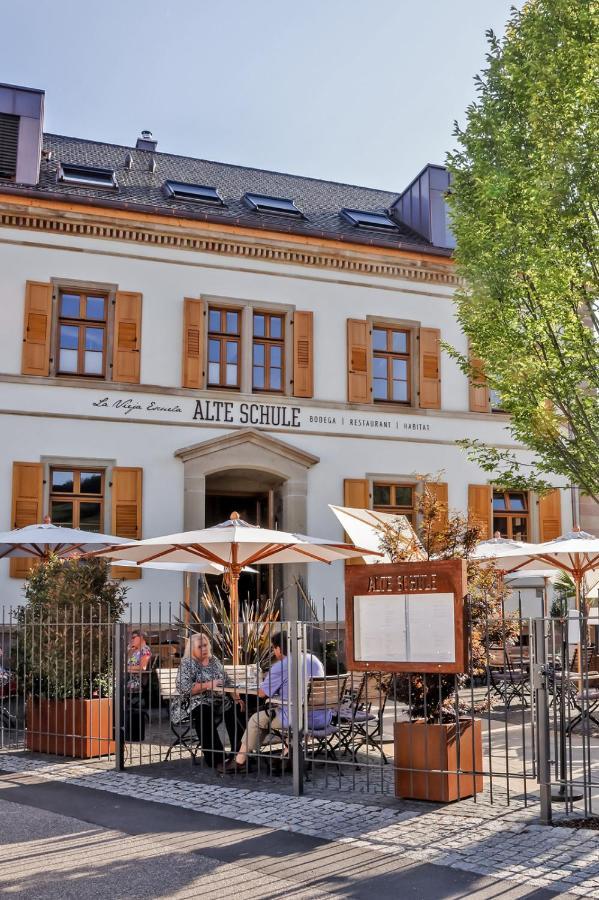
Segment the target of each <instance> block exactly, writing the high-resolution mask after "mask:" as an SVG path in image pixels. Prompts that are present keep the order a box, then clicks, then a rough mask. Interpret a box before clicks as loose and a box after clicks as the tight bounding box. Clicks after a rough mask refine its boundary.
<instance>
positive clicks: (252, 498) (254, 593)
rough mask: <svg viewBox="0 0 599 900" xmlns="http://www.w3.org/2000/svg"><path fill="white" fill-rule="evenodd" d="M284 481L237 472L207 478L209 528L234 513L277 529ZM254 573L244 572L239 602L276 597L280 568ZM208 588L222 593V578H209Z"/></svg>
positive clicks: (227, 472)
mask: <svg viewBox="0 0 599 900" xmlns="http://www.w3.org/2000/svg"><path fill="white" fill-rule="evenodd" d="M280 484H281V480H280V479H277V478H276V477H273V476H272V475H269V474H267V473H261V472H255V471H253V470H244V469H235V470H232V471H226V472H218V473H216V474H215V475H211V476H209V477H208V478H207V479H206V527H207V528H209V527H210V526H212V525H218V524H219V523H220V522H225V521H226V520H227V519H228V518H229V517H230V515H231V513H232V512H238V513H239V515H240V517H241V518H242V519H243V520H244V521H246V522H249V524H250V525H259V526H261V527H262V528H278V527H279V519H280V492H279V490H278V488H279V487H280ZM252 568H255V569H256V572H255V573H252V572H242V573H241V576H240V579H239V599H240V600H241V601H245V600H248V599H251V600H255V599H258V600H261V601H264V600H265V599H267V598H268V597H272V596H274V595H275V593H276V591H277V588H278V586H279V585H278V573H277V571H276V570H277V568H278V567H277V566H269V565H262V566H253V567H252ZM207 582H208V584H209V586H210V587H211V588H212V589H214V588H215V587H218V589H219V590H220V591H221V592H222V579H221V578H219V577H218V576H208V577H207Z"/></svg>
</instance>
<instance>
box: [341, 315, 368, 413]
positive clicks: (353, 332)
mask: <svg viewBox="0 0 599 900" xmlns="http://www.w3.org/2000/svg"><path fill="white" fill-rule="evenodd" d="M370 357H371V353H370V326H369V324H368V322H367V321H366V320H364V321H362V320H361V319H348V320H347V400H348V402H349V403H370V401H371V400H372V378H371V370H372V362H371V358H370Z"/></svg>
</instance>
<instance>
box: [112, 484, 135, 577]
mask: <svg viewBox="0 0 599 900" xmlns="http://www.w3.org/2000/svg"><path fill="white" fill-rule="evenodd" d="M142 473H143V470H142V469H138V468H125V467H120V466H117V467H115V468H114V469H113V470H112V498H111V499H112V509H111V522H112V526H111V527H112V534H115V535H116V536H117V537H124V538H129V539H130V540H132V541H138V540H140V538H141V521H142V520H141V514H142V510H141V498H142V483H143V478H142ZM112 577H113V578H126V579H134V578H141V569H139V568H133V567H132V566H131V567H130V566H112Z"/></svg>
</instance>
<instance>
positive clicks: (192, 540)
mask: <svg viewBox="0 0 599 900" xmlns="http://www.w3.org/2000/svg"><path fill="white" fill-rule="evenodd" d="M365 552H367V553H372V551H371V550H370V549H368V548H363V547H354V546H353V545H352V544H344V543H342V542H340V541H334V540H333V541H330V540H327V539H325V538H314V537H308V536H307V535H304V534H291V533H289V532H285V531H274V530H272V529H270V528H260V527H258V526H257V525H250V524H249V523H248V522H244V521H243V520H242V519H240V518H239V513H236V512H233V513H231V517H230V519H228V520H227V521H226V522H222V523H221V524H220V525H215V526H213V527H212V528H203V529H201V530H199V531H186V532H182V533H181V534H168V535H164V536H162V537H155V538H149V539H147V540H143V541H135V542H131V543H128V544H124V545H120V546H114V547H108V548H107V549H105V550H99V551H96V552H95V553H92V554H90V555H92V556H102V557H108V558H109V559H112V560H121V559H125V560H132V561H134V562H136V563H138V564H141V565H143V564H144V563H150V562H159V561H161V562H170V563H189V562H198V561H199V560H204V561H207V562H212V563H216V564H217V565H221V566H224V567H225V570H226V572H227V573H228V575H229V580H230V602H231V621H232V626H233V657H234V660H233V661H234V662H237V660H238V658H239V594H238V581H239V575H240V573H241V571H242V569H243V567H244V566H247V565H253V564H254V563H265V562H266V563H282V564H285V563H308V562H322V563H332V562H335V561H336V560H339V559H352V558H353V557H356V556H363V555H364V553H365Z"/></svg>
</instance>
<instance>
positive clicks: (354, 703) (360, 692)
mask: <svg viewBox="0 0 599 900" xmlns="http://www.w3.org/2000/svg"><path fill="white" fill-rule="evenodd" d="M348 680H349V685H348V688H349V690H348V691H347V692H346V696H345V698H344V702H343V704H342V705H341V709H340V715H339V725H340V736H339V744H340V746H342V747H343V750H344V752H346V753H350V754H351V755H352V756H353V759H354V762H355V761H356V758H357V753H358V750H360V749H361V748H362V747H366V748H367V749H368V747H372V749H373V750H376V751H377V752H378V753H380V755H381V757H382V760H383V763H385V764H386V763H387V762H388V759H387V756H386V754H385V751H384V750H383V715H384V712H385V706H386V704H387V698H388V696H389V690H390V688H391V682H392V680H393V676H392V675H376V674H375V673H373V672H364V673H358V672H352V673H351V674H350V676H349V679H348Z"/></svg>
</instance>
